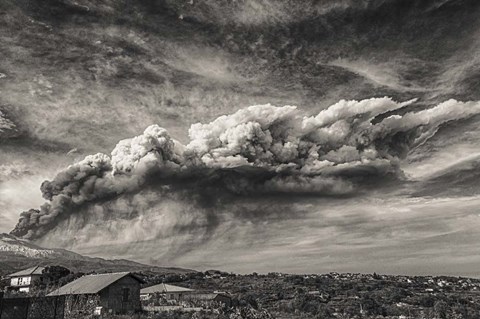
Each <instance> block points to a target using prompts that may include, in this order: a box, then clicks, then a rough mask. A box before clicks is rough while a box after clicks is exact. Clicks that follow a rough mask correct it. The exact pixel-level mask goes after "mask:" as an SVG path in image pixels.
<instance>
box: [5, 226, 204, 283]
mask: <svg viewBox="0 0 480 319" xmlns="http://www.w3.org/2000/svg"><path fill="white" fill-rule="evenodd" d="M36 265H42V266H44V265H60V266H64V267H67V268H68V269H70V270H71V271H75V272H85V273H89V272H99V271H102V272H112V271H131V272H140V271H141V272H151V273H189V272H195V271H194V270H191V269H183V268H177V267H160V266H154V265H145V264H141V263H137V262H135V261H131V260H127V259H103V258H99V257H88V256H83V255H80V254H77V253H75V252H72V251H69V250H65V249H56V248H43V247H40V246H38V245H36V244H33V243H31V242H29V241H28V240H25V239H20V238H17V237H15V236H13V235H10V234H5V233H3V234H1V233H0V275H6V274H8V273H12V272H15V271H18V270H22V269H25V268H28V267H32V266H36Z"/></svg>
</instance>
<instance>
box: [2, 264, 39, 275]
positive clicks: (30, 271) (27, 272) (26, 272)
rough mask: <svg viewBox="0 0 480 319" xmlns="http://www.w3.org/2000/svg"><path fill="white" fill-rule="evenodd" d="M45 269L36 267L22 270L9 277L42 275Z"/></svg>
mask: <svg viewBox="0 0 480 319" xmlns="http://www.w3.org/2000/svg"><path fill="white" fill-rule="evenodd" d="M44 269H45V267H40V266H35V267H32V268H28V269H24V270H20V271H18V272H16V273H13V274H10V275H8V277H23V276H31V275H41V274H42V273H43V270H44Z"/></svg>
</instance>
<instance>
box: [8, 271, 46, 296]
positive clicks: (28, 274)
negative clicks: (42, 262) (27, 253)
mask: <svg viewBox="0 0 480 319" xmlns="http://www.w3.org/2000/svg"><path fill="white" fill-rule="evenodd" d="M44 270H45V267H40V266H36V267H32V268H28V269H25V270H21V271H18V272H16V273H13V274H10V275H8V276H7V278H9V279H10V287H8V289H10V290H18V291H21V292H29V291H30V290H31V288H32V287H33V286H34V285H36V284H39V283H43V282H44V280H45V276H44Z"/></svg>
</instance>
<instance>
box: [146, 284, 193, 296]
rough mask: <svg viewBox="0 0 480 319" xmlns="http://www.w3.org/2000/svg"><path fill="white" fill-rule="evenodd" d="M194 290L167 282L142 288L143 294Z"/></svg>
mask: <svg viewBox="0 0 480 319" xmlns="http://www.w3.org/2000/svg"><path fill="white" fill-rule="evenodd" d="M189 291H194V290H193V289H189V288H185V287H179V286H174V285H167V284H158V285H155V286H150V287H146V288H143V289H142V290H140V293H141V294H154V293H169V292H189Z"/></svg>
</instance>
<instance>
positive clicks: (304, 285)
mask: <svg viewBox="0 0 480 319" xmlns="http://www.w3.org/2000/svg"><path fill="white" fill-rule="evenodd" d="M157 279H158V278H157ZM171 280H178V282H176V283H174V284H177V285H180V286H185V287H190V288H194V289H198V290H201V289H211V290H219V291H227V292H230V293H231V294H232V295H233V296H234V297H235V300H236V301H237V302H238V305H239V306H240V307H243V308H245V307H247V308H250V307H251V308H253V309H255V310H258V311H257V312H255V314H254V315H252V317H257V318H269V317H270V316H271V318H480V280H478V279H472V278H457V277H431V276H415V277H410V276H389V275H377V274H337V273H330V274H324V275H286V274H279V273H271V274H268V275H258V274H252V275H233V274H226V273H221V272H212V271H209V272H206V273H196V274H191V275H187V276H184V275H178V276H173V277H172V276H170V278H169V281H171ZM266 313H268V315H267V314H266ZM195 316H197V317H198V316H199V314H196V315H195ZM195 316H194V317H193V318H196V317H195ZM191 317H192V315H186V318H191ZM200 317H202V316H200ZM210 317H212V318H232V317H231V313H230V314H229V312H227V313H226V314H225V315H222V311H220V313H218V314H206V315H205V318H210ZM159 318H162V317H161V316H159ZM234 318H236V317H234ZM244 318H247V317H244Z"/></svg>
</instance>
